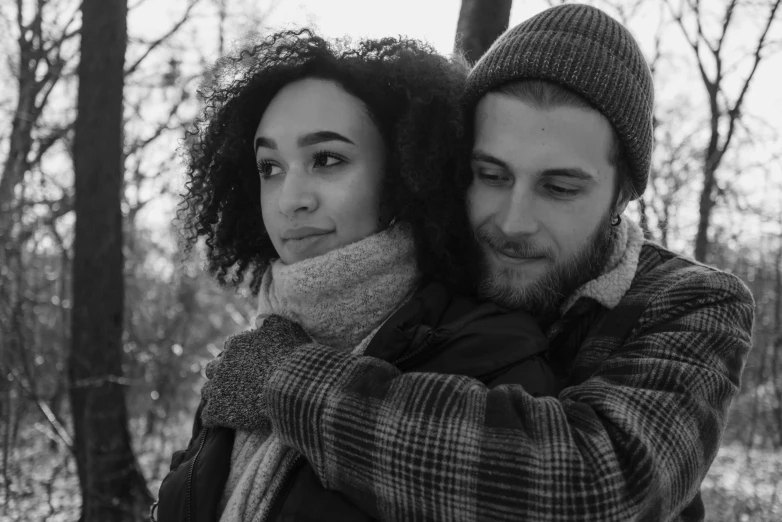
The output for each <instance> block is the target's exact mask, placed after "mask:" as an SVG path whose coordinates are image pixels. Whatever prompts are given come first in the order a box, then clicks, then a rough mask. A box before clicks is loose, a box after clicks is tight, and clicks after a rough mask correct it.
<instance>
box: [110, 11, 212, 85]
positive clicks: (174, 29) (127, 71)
mask: <svg viewBox="0 0 782 522" xmlns="http://www.w3.org/2000/svg"><path fill="white" fill-rule="evenodd" d="M200 1H201V0H190V3H189V4H188V5H187V9H185V13H184V14H183V15H182V18H181V19H180V20H179V21H178V22H177V23H176V24H174V26H173V27H172V28H171V30H170V31H168V32H167V33H166V34H164V35H163V36H161V37H160V38H158V39H157V40H155V41H154V42H152V44H150V46H149V47H147V50H146V51H144V54H142V55H141V57H140V58H139V59H138V60H136V61H135V62H134V63H133V65H131V66H130V67H128V68H127V69H125V76H130V75H131V74H133V73H134V72H135V71H136V69H138V68H139V66H140V65H141V62H143V61H144V60H145V59H146V58H147V56H149V53H151V52H152V51H154V50H155V48H157V47H158V46H159V45H160V44H162V43H163V42H165V41H166V40H168V39H169V38H171V36H173V35H174V33H176V32H177V31H179V29H180V28H181V27H182V26H183V25H184V24H185V22H187V20H188V18H189V17H190V12H191V11H192V10H193V8H194V7H195V6H196V5H197V4H198V3H199V2H200Z"/></svg>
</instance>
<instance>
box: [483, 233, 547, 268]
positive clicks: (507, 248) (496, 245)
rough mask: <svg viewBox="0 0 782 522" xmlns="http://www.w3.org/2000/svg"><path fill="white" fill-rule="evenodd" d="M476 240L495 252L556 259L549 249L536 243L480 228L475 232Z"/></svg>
mask: <svg viewBox="0 0 782 522" xmlns="http://www.w3.org/2000/svg"><path fill="white" fill-rule="evenodd" d="M475 238H476V239H477V240H478V242H479V243H483V244H486V245H488V246H490V247H491V248H493V249H494V250H501V251H504V252H509V253H511V254H513V255H515V256H517V257H543V258H546V259H550V260H551V259H554V255H553V253H552V252H551V250H549V249H548V248H545V247H542V246H540V245H536V244H535V243H534V242H532V241H530V240H527V239H522V238H515V239H510V238H508V236H506V235H505V234H503V233H502V232H499V231H496V230H490V229H485V228H480V229H478V230H476V231H475Z"/></svg>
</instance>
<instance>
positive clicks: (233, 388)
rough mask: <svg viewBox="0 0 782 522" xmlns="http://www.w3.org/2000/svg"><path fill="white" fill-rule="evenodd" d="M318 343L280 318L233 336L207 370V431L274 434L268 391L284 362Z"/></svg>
mask: <svg viewBox="0 0 782 522" xmlns="http://www.w3.org/2000/svg"><path fill="white" fill-rule="evenodd" d="M310 342H312V339H311V338H310V336H309V335H307V333H306V332H305V331H304V330H303V329H302V328H301V326H299V325H298V324H296V323H294V322H292V321H289V320H288V319H285V318H284V317H281V316H279V315H272V316H270V317H268V318H267V319H266V320H265V321H264V323H263V325H262V326H261V327H260V328H257V329H255V330H248V331H246V332H242V333H240V334H238V335H234V336H232V337H229V338H228V340H227V341H226V342H225V350H224V351H223V353H222V354H221V355H220V356H219V357H218V358H217V359H215V360H213V361H211V362H210V363H209V364H208V365H207V368H206V376H207V378H208V379H209V381H207V383H206V384H205V385H204V387H203V389H202V391H201V394H202V395H203V398H204V400H205V401H206V405H205V406H204V409H203V412H202V413H201V419H202V421H203V423H204V426H207V427H211V426H225V427H228V428H234V429H241V430H246V431H258V430H268V429H269V427H270V424H269V417H268V414H267V408H266V399H265V397H264V395H265V392H264V387H265V385H266V382H267V381H268V379H269V376H270V375H271V374H272V373H273V372H274V370H275V369H276V368H277V366H278V365H279V364H280V362H281V361H282V360H283V359H284V358H285V357H286V356H287V355H288V354H289V353H290V352H292V351H293V350H294V349H295V348H297V347H299V346H302V345H305V344H309V343H310Z"/></svg>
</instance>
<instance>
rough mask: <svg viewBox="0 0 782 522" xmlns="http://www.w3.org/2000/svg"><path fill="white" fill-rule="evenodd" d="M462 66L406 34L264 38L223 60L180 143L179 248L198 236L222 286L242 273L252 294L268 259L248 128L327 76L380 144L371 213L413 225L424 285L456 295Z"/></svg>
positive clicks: (466, 236) (463, 263)
mask: <svg viewBox="0 0 782 522" xmlns="http://www.w3.org/2000/svg"><path fill="white" fill-rule="evenodd" d="M466 75H467V67H466V65H465V64H464V63H463V62H459V61H458V60H451V59H448V58H445V57H443V56H441V55H440V54H438V53H437V52H436V51H435V50H434V49H433V48H432V47H430V46H429V45H427V44H424V43H421V42H419V41H417V40H412V39H407V38H383V39H379V40H362V41H360V42H358V43H357V44H355V45H354V44H351V42H349V41H328V40H325V39H324V38H321V37H319V36H317V35H315V34H314V33H313V32H312V31H311V30H309V29H302V30H297V31H283V32H278V33H275V34H273V35H271V36H269V37H266V38H264V39H263V40H261V41H255V42H252V43H251V44H250V45H246V46H245V48H244V49H243V50H242V51H240V52H238V53H237V54H236V55H234V56H229V57H225V58H222V59H221V60H219V61H218V62H217V64H216V65H215V66H214V67H213V69H212V70H211V71H210V72H209V74H208V75H207V77H206V79H205V81H204V83H203V84H202V85H201V88H200V89H199V96H200V97H202V98H203V99H204V101H205V107H204V109H203V112H202V113H201V114H200V116H199V118H198V119H197V120H196V123H195V125H194V127H193V130H192V131H190V132H188V134H187V136H186V139H185V162H186V165H187V173H186V183H185V193H184V194H183V197H184V200H183V202H182V204H181V205H180V208H179V218H180V220H182V222H183V225H184V237H185V240H186V242H187V245H188V246H187V247H188V248H191V247H192V245H193V244H194V243H195V242H196V241H197V240H198V239H199V237H205V239H206V245H207V260H208V261H207V268H208V270H209V271H210V273H212V274H213V275H215V276H216V277H217V279H218V281H219V282H220V283H222V284H225V283H226V282H230V283H232V284H234V285H239V284H241V283H242V281H243V280H244V276H245V273H246V272H247V271H250V274H251V279H250V288H251V290H252V291H253V293H255V292H257V291H258V288H259V285H260V282H261V278H262V276H263V272H264V270H265V269H266V268H267V266H268V264H269V262H270V261H271V260H273V259H274V258H276V257H278V256H277V253H276V251H275V249H274V246H273V245H272V242H271V239H270V238H269V236H268V234H267V233H266V230H265V228H264V224H263V220H262V216H261V204H260V179H259V175H258V171H257V166H256V163H255V155H254V153H253V149H252V139H253V136H254V134H255V129H256V127H257V125H258V123H259V122H260V120H261V117H262V115H263V113H264V111H265V110H266V107H267V106H268V105H269V103H270V102H271V101H272V99H273V98H274V97H275V95H276V94H277V93H278V92H279V91H280V89H282V88H283V87H284V86H286V85H287V84H289V83H291V82H294V81H297V80H300V79H303V78H319V79H326V80H331V81H334V82H336V83H337V84H339V85H340V86H341V87H343V88H344V89H345V91H346V92H348V93H350V94H352V95H353V96H355V97H357V98H358V99H360V100H361V101H362V102H363V103H364V104H365V105H366V107H367V108H368V112H369V114H370V117H371V118H372V120H373V122H374V123H375V124H376V125H377V127H378V129H379V131H380V134H381V136H382V137H383V139H384V142H385V144H386V148H387V151H388V154H387V165H386V175H385V179H384V182H383V187H382V192H381V201H382V203H381V206H382V207H383V208H381V209H380V214H381V215H385V216H395V217H396V219H397V220H398V221H400V222H405V223H408V224H409V225H410V226H411V227H412V232H413V238H414V242H415V246H416V252H417V262H418V267H419V269H420V270H421V272H422V274H423V275H424V277H426V278H428V279H429V280H439V281H442V282H445V283H446V284H450V285H451V286H455V287H457V288H460V289H464V288H465V287H466V286H467V285H468V284H469V283H467V281H466V280H467V279H469V278H468V277H467V274H468V273H469V270H470V268H469V266H471V261H469V260H468V259H471V258H470V256H469V255H468V252H469V251H470V248H471V247H470V246H469V245H470V234H471V232H470V229H469V226H468V225H467V220H466V212H465V207H464V205H465V189H466V186H465V182H464V180H465V179H469V178H470V176H465V175H464V173H463V172H461V171H462V170H464V169H468V168H469V160H468V157H469V156H468V154H469V144H468V143H466V136H465V132H464V130H465V129H464V119H463V112H462V110H461V96H462V93H463V90H464V85H465V79H466Z"/></svg>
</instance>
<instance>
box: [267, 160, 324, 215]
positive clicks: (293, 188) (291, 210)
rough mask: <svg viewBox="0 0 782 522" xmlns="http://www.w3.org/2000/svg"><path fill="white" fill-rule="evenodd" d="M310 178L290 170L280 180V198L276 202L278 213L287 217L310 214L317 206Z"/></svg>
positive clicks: (292, 169) (294, 169)
mask: <svg viewBox="0 0 782 522" xmlns="http://www.w3.org/2000/svg"><path fill="white" fill-rule="evenodd" d="M313 181H314V180H312V178H311V176H307V175H306V173H304V172H300V169H296V168H291V169H289V170H288V172H286V173H285V177H284V178H283V180H282V188H281V190H280V197H279V200H278V202H277V204H278V205H279V209H280V212H281V213H282V214H284V215H286V216H288V217H294V216H295V215H296V214H298V213H301V212H305V213H308V212H312V211H314V210H315V209H316V208H317V206H318V198H317V196H316V193H315V190H314V188H315V187H314V186H313Z"/></svg>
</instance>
